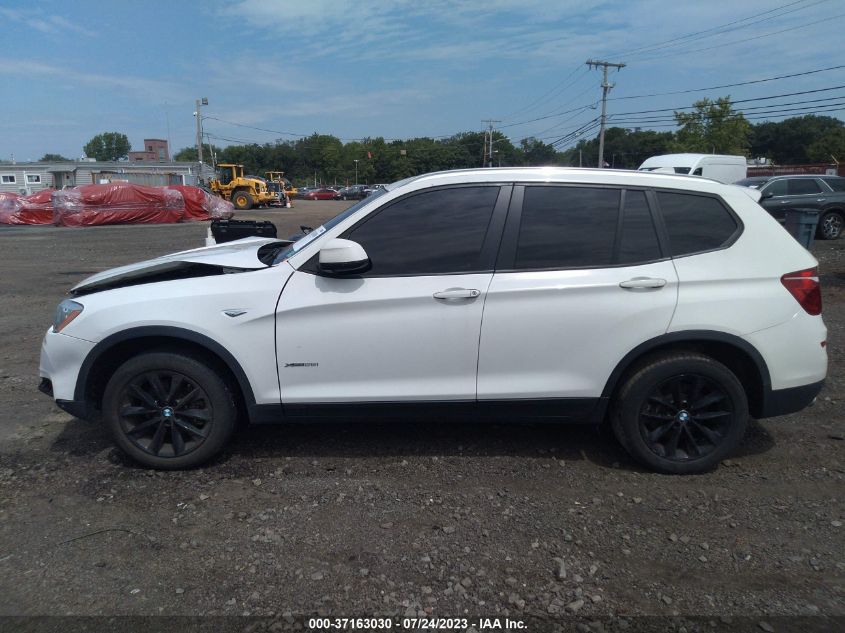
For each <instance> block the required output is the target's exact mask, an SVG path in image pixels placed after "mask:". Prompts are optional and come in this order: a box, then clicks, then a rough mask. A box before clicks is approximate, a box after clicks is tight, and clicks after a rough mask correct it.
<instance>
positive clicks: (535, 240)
mask: <svg viewBox="0 0 845 633" xmlns="http://www.w3.org/2000/svg"><path fill="white" fill-rule="evenodd" d="M618 220H619V191H618V190H614V189H593V188H586V187H526V188H525V198H524V201H523V206H522V221H521V223H520V226H519V238H518V242H517V250H516V261H515V267H516V268H521V269H525V268H584V267H588V266H602V265H609V264H612V263H613V241H614V237H615V235H616V226H617V223H618Z"/></svg>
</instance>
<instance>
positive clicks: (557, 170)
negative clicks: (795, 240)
mask: <svg viewBox="0 0 845 633" xmlns="http://www.w3.org/2000/svg"><path fill="white" fill-rule="evenodd" d="M502 181H514V182H519V181H522V182H578V183H585V184H592V183H594V184H617V185H629V186H641V187H642V186H649V187H667V188H671V189H692V190H699V191H717V190H718V189H719V188H721V187H724V186H727V185H724V184H723V183H720V182H717V181H715V180H711V179H709V178H703V177H701V176H688V175H685V174H665V173H654V172H647V171H636V170H630V169H598V168H586V167H551V166H550V167H476V168H472V169H453V170H450V171H438V172H431V173H428V174H421V175H419V176H412V177H410V178H406V179H405V180H400V181H398V182H394V183H393V184H391V185H388V186H387V189H388V190H395V189H397V188H398V187H405V186H408V185H412V184H422V183H423V182H425V183H426V184H431V185H436V184H462V183H472V182H502Z"/></svg>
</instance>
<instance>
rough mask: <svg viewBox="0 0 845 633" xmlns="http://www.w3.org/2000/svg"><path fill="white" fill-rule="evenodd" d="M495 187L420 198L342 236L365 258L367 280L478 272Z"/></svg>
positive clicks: (427, 194) (444, 191)
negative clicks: (367, 260) (357, 246)
mask: <svg viewBox="0 0 845 633" xmlns="http://www.w3.org/2000/svg"><path fill="white" fill-rule="evenodd" d="M498 194H499V188H498V187H458V188H455V189H440V190H437V191H428V192H425V193H419V194H416V195H412V196H409V197H408V198H404V199H402V200H399V201H398V202H396V203H394V204H391V205H390V206H389V207H387V208H386V209H384V210H383V211H380V212H379V213H378V214H377V215H375V216H373V217H371V218H368V219H365V220H364V221H363V223H361V224H359V225H358V226H356V227H354V228H353V229H352V230H351V231H350V232H349V233H348V235H347V236H346V237H348V239H350V240H353V241H355V242H358V243H359V244H361V246H363V247H364V250H366V251H367V255H369V257H370V262H371V263H372V269H371V271H370V272H369V273H368V274H372V275H436V274H441V273H452V272H472V271H476V270H479V268H480V254H481V245H482V244H483V242H484V236H485V235H486V233H487V226H488V224H489V223H490V218H491V217H492V215H493V207H494V205H495V204H496V197H497V196H498Z"/></svg>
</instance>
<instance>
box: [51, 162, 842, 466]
mask: <svg viewBox="0 0 845 633" xmlns="http://www.w3.org/2000/svg"><path fill="white" fill-rule="evenodd" d="M756 197H757V195H756V192H754V195H753V196H752V195H749V192H748V191H746V190H743V189H741V188H739V187H734V186H729V185H722V184H719V183H717V182H714V181H712V180H708V179H705V178H694V177H686V176H676V175H671V176H668V175H663V174H649V173H638V172H634V171H611V170H595V169H594V170H586V169H567V168H552V167H543V168H525V167H523V168H505V169H466V170H456V171H452V172H441V173H434V174H425V175H422V176H417V177H414V178H409V179H407V180H403V181H400V182H397V183H394V184H392V185H388V186H387V187H385V188H383V189H380V190H379V191H378V192H377V193H375V194H373V196H371V197H368V198H366V199H364V200H361V201H360V202H358V203H357V204H355V205H352V206H351V207H349V208H347V209H345V210H344V211H343V212H342V213H340V214H338V215H337V216H335V217H334V218H333V219H331V220H329V221H328V222H326V223H325V224H324V225H322V226H319V227H317V228H315V229H313V230H309V227H301V228H302V236H301V237H300V238H299V239H298V240H297V241H295V242H292V243H291V242H288V241H280V240H275V239H261V238H250V239H243V240H239V241H235V242H228V243H226V244H222V245H220V246H216V247H209V248H202V249H193V250H189V251H183V252H181V253H174V254H172V255H166V256H163V257H159V258H156V259H152V260H149V261H146V262H140V263H137V264H132V265H129V266H123V267H121V268H116V269H113V270H107V271H104V272H100V273H97V274H95V275H94V276H92V277H89V278H88V279H86V280H84V281H82V282H81V283H79V284H77V285H76V286H75V287H74V288H73V289H72V290H71V292H70V297H68V298H67V299H65V300H64V301H62V302H61V303H60V304H59V306H58V309H57V310H56V314H55V319H54V322H53V327H52V328H50V329H49V330H48V331H47V333H46V335H45V338H44V342H43V345H42V351H41V362H40V368H39V373H40V377H41V384H40V389H41V390H42V391H43V392H44V393H46V394H49V395H50V396H51V397H52V398H54V399H55V401H56V403H57V405H58V406H59V407H61V408H62V409H64V410H65V411H68V412H70V413H72V414H73V415H74V416H78V417H80V418H84V419H100V420H102V421H103V423H104V425H105V427H106V428H107V429H108V430H109V431H110V432H111V434H112V436H113V438H114V440H115V442H116V443H117V444H118V446H119V447H120V448H121V449H122V450H123V451H124V452H125V453H127V454H128V455H129V456H131V457H132V458H134V459H135V460H137V461H139V462H141V463H143V464H146V465H148V466H152V467H154V468H164V469H174V468H187V467H191V466H196V465H198V464H201V463H203V462H205V461H207V460H208V459H210V458H211V457H212V456H213V455H215V454H216V453H218V452H219V451H220V450H221V449H222V448H223V446H224V445H225V444H226V443H227V442H228V440H229V438H230V437H231V435H232V432H233V431H234V429H235V427H236V424H237V421H238V418H239V417H241V418H247V419H248V420H249V421H251V422H253V423H268V422H284V421H285V420H303V419H319V420H325V419H326V418H327V417H335V419H353V418H363V419H373V418H378V417H387V418H392V419H402V418H406V417H418V416H434V417H435V418H438V419H443V418H448V417H458V416H460V417H464V416H466V417H468V418H470V419H477V420H491V421H492V420H506V421H512V420H515V419H531V418H536V419H546V420H557V421H560V422H580V423H591V424H600V423H602V422H603V421H605V420H606V421H607V422H608V423H609V425H610V427H611V428H612V429H613V431H614V432H615V434H616V437H617V438H618V440H619V442H620V444H621V445H622V446H623V447H624V448H625V449H626V450H627V451H628V452H629V453H630V454H631V455H632V456H633V457H634V459H636V460H637V461H638V462H639V463H641V464H643V465H645V466H647V467H649V468H651V469H654V470H657V471H660V472H666V473H675V474H687V473H698V472H702V471H704V470H707V469H710V468H713V467H715V466H716V465H717V464H719V462H721V461H722V460H723V459H724V458H725V457H727V456H728V455H730V454H731V453H732V452H733V451H735V450H736V449H737V447H738V446H739V445H740V443H741V441H742V438H743V435H744V433H745V428H746V424H747V420H748V416H749V414H751V415H753V416H754V417H755V418H758V419H759V418H767V417H771V416H776V415H783V414H787V413H793V412H796V411H799V410H801V409H802V408H804V407H806V406H807V405H809V404H810V403H811V402H812V401H813V399H814V398H815V397H816V395H817V394H818V392H819V390H820V389H821V387H822V383H823V380H824V378H825V375H826V373H827V347H826V344H827V330H826V329H825V325H824V322H823V320H822V316H821V312H822V303H821V288H820V284H819V277H818V268H817V266H818V262H817V261H816V260H815V259H814V258H813V256H812V255H811V254H810V253H809V252H808V251H807V250H806V249H804V248H802V247H801V246H800V245H799V244H798V243H797V242H796V241H795V240H794V239H793V238H792V237H790V235H789V234H788V233H786V231H784V230H782V229H781V228H780V227H779V226H778V224H777V222H776V221H775V220H774V219H773V218H771V217H770V216H769V215H768V214H766V213H761V212H760V207H759V206H758V204H757V203H756V201H755V200H756ZM482 314H483V317H484V318H483V319H482Z"/></svg>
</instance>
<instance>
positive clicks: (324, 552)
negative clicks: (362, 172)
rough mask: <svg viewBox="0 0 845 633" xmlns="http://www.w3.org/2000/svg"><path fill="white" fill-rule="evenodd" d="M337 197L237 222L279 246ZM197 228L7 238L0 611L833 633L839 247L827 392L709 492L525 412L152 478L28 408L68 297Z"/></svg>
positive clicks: (844, 258) (332, 208)
mask: <svg viewBox="0 0 845 633" xmlns="http://www.w3.org/2000/svg"><path fill="white" fill-rule="evenodd" d="M347 204H348V203H341V202H306V201H300V202H297V203H296V206H295V207H294V208H293V209H289V210H273V211H266V212H264V211H262V212H257V213H251V214H249V215H248V216H247V217H253V218H261V219H272V220H273V221H274V222H275V223H276V224H277V225H278V226H279V235H280V237H283V236H287V235H290V234H292V233H295V232H297V231H298V227H299V225H300V224H307V225H311V226H317V225H318V224H319V223H321V222H322V221H323V220H325V219H327V218H328V217H331V216H332V215H334V214H335V213H337V212H339V211H340V210H341V209H343V208H345V206H346V205H347ZM205 230H206V225H205V224H186V225H168V226H127V227H94V228H84V229H69V228H52V227H20V228H2V229H0V270H2V278H0V279H2V281H0V284H2V288H3V292H2V299H3V309H2V310H0V331H2V332H3V336H2V339H0V399H2V404H3V406H2V410H0V615H6V616H12V615H165V616H173V615H229V616H236V615H237V616H239V615H246V614H249V615H259V616H275V617H279V616H284V617H286V618H287V619H288V620H291V618H294V619H295V618H296V617H297V616H301V615H306V616H308V615H316V614H320V615H330V616H363V615H374V614H385V615H394V616H398V617H400V618H401V617H404V616H414V617H416V616H419V615H421V614H422V615H426V614H428V615H433V616H437V617H463V616H468V615H469V616H486V617H504V616H509V617H511V618H535V619H538V621H544V622H546V623H552V622H557V623H558V624H559V625H561V623H564V624H565V623H567V622H575V621H576V620H575V619H572V617H573V616H579V618H578V619H577V622H578V626H579V627H580V629H579V630H600V628H601V627H605V628H607V629H614V630H623V629H626V628H628V627H629V626H630V627H633V628H631V629H629V630H633V629H634V628H636V623H637V621H638V620H637V616H642V615H658V616H660V615H664V616H666V615H676V616H683V617H686V616H706V617H705V619H704V620H702V621H697V622H698V623H697V624H692V625H691V624H687V625H685V627H684V628H685V630H698V629H697V627H700V628H701V630H713V629H712V628H709V627H715V626H716V624H717V623H721V624H725V623H731V622H734V620H732V619H730V617H736V618H739V619H738V620H736V622H742V623H746V624H748V625H749V626H750V627H751V629H749V630H764V631H768V630H787V629H789V630H795V629H790V628H789V626H788V625H787V624H785V623H788V622H789V621H788V620H781V619H779V617H780V616H818V617H816V618H808V619H806V620H801V621H800V622H801V623H802V624H801V628H803V629H805V630H807V629H811V628H813V627H816V630H827V627H828V626H829V625H830V626H834V625H835V624H845V620H842V619H835V618H836V617H837V616H838V617H839V618H842V617H845V526H843V523H845V503H843V500H844V499H845V486H843V484H845V415H843V407H842V397H841V394H842V391H843V387H845V385H843V380H845V363H843V355H842V346H843V341H845V336H843V334H845V333H844V332H843V327H845V239H840V240H838V241H836V242H832V243H831V242H827V243H817V244H816V246H815V247H814V253H815V254H816V256H817V257H818V258H819V259H820V261H821V271H822V279H823V284H824V301H825V308H824V318H825V321H826V323H827V326H828V329H829V350H830V358H831V366H830V375H829V379H828V382H827V385H826V387H825V389H824V391H823V392H822V393H821V395H820V397H819V400H818V401H817V403H816V404H815V406H813V407H812V408H810V409H808V410H806V411H804V412H802V413H800V414H797V415H792V416H787V417H782V418H776V419H772V420H765V421H762V422H752V423H751V425H750V428H749V432H748V435H747V437H746V440H745V443H744V446H743V448H742V450H741V451H740V453H739V454H737V455H735V456H733V457H731V458H730V459H729V460H726V461H725V462H724V463H723V464H722V465H721V466H720V467H719V468H718V470H716V471H715V472H712V473H709V474H706V475H701V476H695V477H669V476H663V475H656V474H652V473H649V472H645V471H643V470H642V469H640V468H639V467H637V466H636V465H634V464H633V463H632V461H631V460H630V459H629V458H628V457H627V456H626V455H625V454H624V453H623V452H622V450H621V449H620V448H618V447H617V446H616V445H615V444H614V443H612V442H611V441H609V440H608V439H607V437H605V436H603V435H602V434H601V433H599V432H597V431H594V430H590V429H584V428H572V427H565V426H555V425H542V424H527V423H518V421H515V422H517V423H515V424H498V425H494V426H491V425H483V424H477V425H473V424H455V423H450V422H445V421H440V422H438V421H433V422H430V423H403V422H402V420H395V421H393V422H384V423H378V424H375V423H372V424H371V423H355V424H353V423H335V424H307V425H305V424H301V425H292V424H286V425H280V426H275V427H262V428H252V429H247V430H245V431H243V432H242V433H240V434H239V435H238V436H237V437H236V440H235V441H234V443H233V444H232V445H231V446H230V447H229V448H228V449H227V450H226V451H225V453H224V454H223V455H222V456H221V457H220V458H219V459H217V460H216V461H214V462H213V463H211V464H209V465H208V466H207V467H205V468H202V469H199V470H193V471H187V472H167V473H165V472H154V471H150V470H145V469H143V468H139V467H137V466H135V465H133V464H131V463H127V462H126V461H125V460H124V459H123V457H122V455H121V454H120V453H119V452H118V451H117V450H116V449H114V448H112V445H111V442H110V441H109V439H108V437H107V436H106V434H105V433H104V432H103V430H102V429H101V428H98V427H97V426H96V425H93V424H90V423H85V422H82V421H79V420H77V419H74V418H72V417H71V416H69V415H68V414H66V413H63V412H62V411H60V410H59V409H58V408H56V407H55V406H54V405H53V404H52V402H51V401H50V400H49V399H48V398H47V397H45V396H43V395H41V394H40V393H38V392H37V390H36V385H37V383H38V377H37V368H38V353H39V346H40V341H41V337H42V336H43V333H44V331H45V330H46V328H47V327H48V325H49V324H50V322H51V321H52V313H53V309H54V307H55V305H56V303H57V302H58V301H59V300H60V299H61V298H62V295H63V293H64V292H66V291H67V289H68V288H70V287H71V286H72V285H73V284H75V283H76V282H77V281H79V280H81V279H82V278H84V277H86V276H87V275H89V274H91V273H93V272H96V271H99V270H103V269H106V268H110V267H113V266H116V265H120V264H125V263H129V262H133V261H137V260H140V259H146V258H149V257H152V256H155V255H159V254H164V253H167V252H172V251H176V250H182V249H186V248H193V247H197V246H200V245H202V240H203V238H204V235H205ZM720 616H721V619H720ZM741 616H745V619H743V618H742V617H741ZM824 616H830V617H831V618H834V619H829V618H826V617H824ZM567 618H569V619H567ZM708 618H710V619H708ZM673 626H675V625H673ZM818 627H822V628H818ZM675 628H676V630H681V629H680V628H677V626H675ZM830 630H833V629H830ZM840 630H841V629H840Z"/></svg>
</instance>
